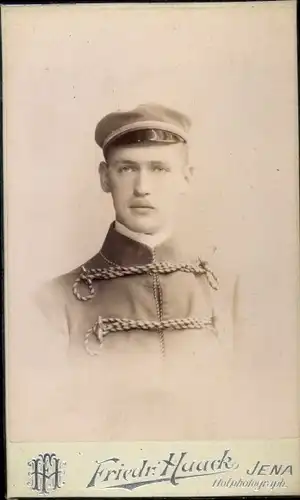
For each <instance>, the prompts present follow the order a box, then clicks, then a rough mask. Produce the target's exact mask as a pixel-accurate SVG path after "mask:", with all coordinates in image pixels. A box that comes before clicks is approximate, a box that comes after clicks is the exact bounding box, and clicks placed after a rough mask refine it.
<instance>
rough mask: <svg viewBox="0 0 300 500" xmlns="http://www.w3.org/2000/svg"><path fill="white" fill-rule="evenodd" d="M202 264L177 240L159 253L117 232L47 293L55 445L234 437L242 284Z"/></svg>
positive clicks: (43, 299) (43, 306)
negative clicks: (237, 309)
mask: <svg viewBox="0 0 300 500" xmlns="http://www.w3.org/2000/svg"><path fill="white" fill-rule="evenodd" d="M197 257H198V256H188V255H187V254H186V253H185V252H183V251H182V250H181V247H180V245H179V244H178V241H175V239H174V240H173V239H169V240H167V241H165V242H164V243H162V244H161V245H158V246H157V247H156V248H155V249H151V248H150V247H148V246H145V245H143V244H141V243H138V242H136V241H134V240H132V239H130V238H128V237H126V236H124V235H122V234H120V233H118V232H117V231H116V230H115V229H114V224H112V225H111V227H110V229H109V231H108V234H107V236H106V239H105V241H104V243H103V246H102V248H101V251H100V252H99V253H97V254H96V255H95V256H94V257H93V258H92V259H90V260H89V261H88V262H86V263H85V264H84V266H82V267H80V268H78V269H75V270H74V271H72V272H70V273H68V274H66V275H63V276H60V277H59V278H56V279H54V280H53V281H52V282H51V283H50V284H47V286H46V287H45V288H44V289H43V290H42V291H41V292H40V294H39V297H38V302H39V308H40V310H41V311H42V312H43V315H44V316H45V318H47V324H48V325H51V327H50V329H49V346H51V347H49V349H50V351H51V353H52V354H51V356H52V357H51V356H50V355H49V356H50V357H51V359H52V361H53V363H54V360H55V366H56V370H55V372H56V376H55V377H54V379H55V380H59V382H53V384H54V385H55V384H56V385H57V390H56V399H57V401H56V403H55V404H56V405H57V411H56V417H55V418H54V420H55V421H56V427H55V426H54V427H55V429H54V428H53V429H54V430H53V437H52V438H53V439H63V440H68V439H70V440H77V441H78V440H84V441H87V440H98V441H102V440H131V439H134V440H152V439H154V440H157V439H163V440H181V439H184V440H186V439H213V438H218V437H222V436H224V435H225V436H226V429H227V428H228V425H229V423H230V421H231V418H230V411H229V410H230V407H231V403H230V401H231V399H230V398H231V387H232V385H231V380H232V377H233V373H232V368H233V362H232V360H233V349H234V329H235V325H234V279H233V277H232V278H231V279H229V280H227V281H226V280H224V281H223V278H222V275H221V274H219V275H218V272H217V271H218V270H217V269H216V270H215V273H216V275H217V276H216V275H215V274H214V273H213V272H212V271H211V270H210V268H209V267H208V265H207V264H205V263H204V262H203V261H201V260H199V259H198V258H197ZM216 278H218V282H217V281H216ZM216 285H218V290H217V289H216V288H217V287H216ZM45 324H46V323H45ZM43 328H46V327H45V326H44V327H43ZM47 328H48V327H47ZM50 351H49V352H50ZM58 354H59V355H58ZM58 374H59V376H58ZM54 379H53V380H54ZM48 385H50V384H49V382H48ZM52 392H53V394H54V393H55V391H52ZM59 394H60V397H59ZM52 404H54V403H52ZM46 413H47V412H46V411H45V414H46ZM48 414H49V413H47V415H48ZM50 414H51V415H52V419H51V418H48V419H47V418H46V417H45V416H44V420H45V421H46V420H47V422H48V424H47V425H48V427H47V436H48V437H49V436H50V427H51V425H50V423H49V420H51V421H53V412H52V413H51V412H50ZM59 414H60V420H59V421H58V417H57V416H58V415H59ZM39 420H40V421H41V419H39ZM59 422H60V423H59ZM41 429H42V427H41ZM41 432H42V431H41ZM45 432H46V431H45ZM47 440H49V439H47Z"/></svg>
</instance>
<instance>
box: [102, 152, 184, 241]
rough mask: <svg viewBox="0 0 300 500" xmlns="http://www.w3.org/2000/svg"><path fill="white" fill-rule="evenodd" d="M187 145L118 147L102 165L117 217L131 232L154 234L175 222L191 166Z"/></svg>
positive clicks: (104, 184) (103, 184)
mask: <svg viewBox="0 0 300 500" xmlns="http://www.w3.org/2000/svg"><path fill="white" fill-rule="evenodd" d="M185 148H186V146H185V145H184V144H182V143H178V144H177V143H176V144H168V145H161V144H155V145H154V144H153V145H146V146H145V145H138V146H136V145H131V146H118V147H116V148H113V149H112V150H111V151H110V154H109V158H108V163H104V162H102V163H101V165H100V177H101V185H102V188H103V190H104V191H105V192H110V193H111V195H112V198H113V204H114V208H115V212H116V219H117V220H118V221H119V222H121V223H122V224H124V225H125V226H126V227H127V228H128V229H131V231H135V232H137V233H147V234H154V233H156V232H158V231H159V230H161V229H164V228H166V227H169V226H170V225H173V221H174V219H175V217H176V211H177V210H178V209H179V208H180V201H181V196H182V194H184V193H185V192H186V189H187V186H188V181H189V175H190V169H189V167H188V165H187V154H186V149H185Z"/></svg>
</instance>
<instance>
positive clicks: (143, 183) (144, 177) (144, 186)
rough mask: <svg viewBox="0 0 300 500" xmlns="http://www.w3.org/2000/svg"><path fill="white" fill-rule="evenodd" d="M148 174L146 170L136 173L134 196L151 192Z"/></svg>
mask: <svg viewBox="0 0 300 500" xmlns="http://www.w3.org/2000/svg"><path fill="white" fill-rule="evenodd" d="M150 182H151V181H150V176H149V174H148V172H146V171H142V170H141V171H140V172H138V173H137V175H136V178H135V184H134V194H135V196H147V195H149V194H150V192H151V185H150Z"/></svg>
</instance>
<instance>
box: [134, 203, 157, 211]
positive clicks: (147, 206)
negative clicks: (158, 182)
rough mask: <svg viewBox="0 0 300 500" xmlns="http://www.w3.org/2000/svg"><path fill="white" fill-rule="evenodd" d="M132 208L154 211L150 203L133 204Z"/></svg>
mask: <svg viewBox="0 0 300 500" xmlns="http://www.w3.org/2000/svg"><path fill="white" fill-rule="evenodd" d="M130 208H133V209H142V210H146V209H147V210H154V207H153V205H151V204H150V203H148V202H139V203H132V204H131V205H130Z"/></svg>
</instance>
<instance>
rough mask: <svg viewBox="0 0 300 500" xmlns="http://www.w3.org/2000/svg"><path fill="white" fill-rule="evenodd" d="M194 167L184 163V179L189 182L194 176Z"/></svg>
mask: <svg viewBox="0 0 300 500" xmlns="http://www.w3.org/2000/svg"><path fill="white" fill-rule="evenodd" d="M194 170H195V169H194V167H193V166H192V165H186V167H185V180H186V181H187V182H188V183H190V182H191V181H192V179H193V176H194Z"/></svg>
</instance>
